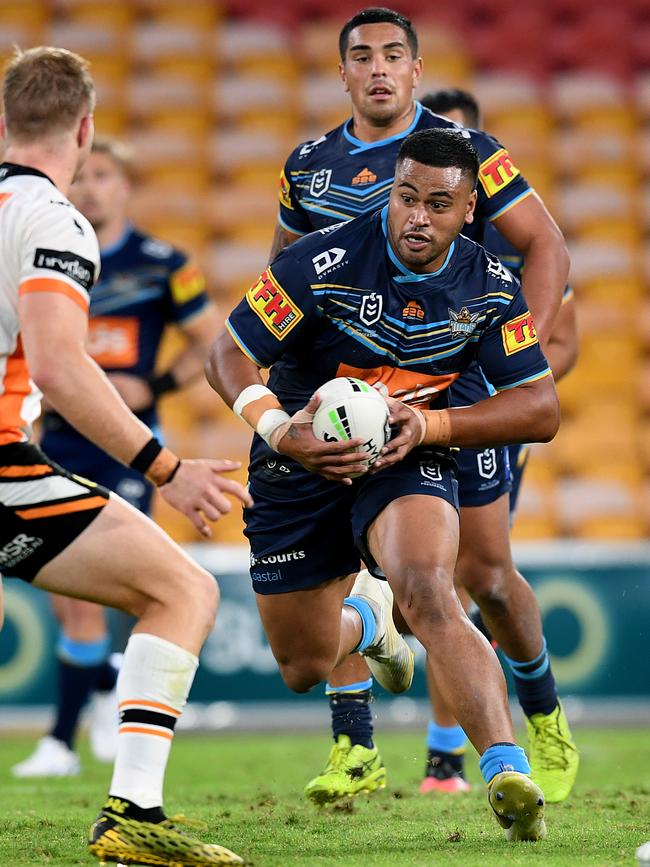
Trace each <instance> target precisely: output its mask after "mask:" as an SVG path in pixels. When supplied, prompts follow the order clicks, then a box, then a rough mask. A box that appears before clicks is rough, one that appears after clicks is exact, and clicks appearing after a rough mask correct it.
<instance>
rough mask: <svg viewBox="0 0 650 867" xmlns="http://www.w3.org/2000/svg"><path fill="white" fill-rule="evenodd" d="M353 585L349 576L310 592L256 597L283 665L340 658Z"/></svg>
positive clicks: (262, 617)
mask: <svg viewBox="0 0 650 867" xmlns="http://www.w3.org/2000/svg"><path fill="white" fill-rule="evenodd" d="M349 585H350V580H349V576H344V577H341V578H340V579H335V580H333V581H329V582H327V583H325V584H320V585H319V586H318V587H313V588H311V589H309V590H298V591H295V592H293V593H276V594H267V595H262V594H259V593H256V594H255V599H256V601H257V608H258V610H259V613H260V617H261V619H262V624H263V626H264V631H265V632H266V637H267V638H268V641H269V644H270V646H271V650H272V651H273V655H274V656H275V658H276V659H277V660H278V662H279V663H280V664H282V663H288V662H291V661H294V660H295V659H297V658H305V659H309V658H316V659H321V658H331V657H332V656H334V657H335V656H336V654H337V652H338V648H339V635H340V628H341V607H342V605H343V600H344V599H345V597H346V595H347V592H348V590H349Z"/></svg>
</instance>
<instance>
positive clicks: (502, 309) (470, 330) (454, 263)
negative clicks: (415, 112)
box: [227, 207, 550, 411]
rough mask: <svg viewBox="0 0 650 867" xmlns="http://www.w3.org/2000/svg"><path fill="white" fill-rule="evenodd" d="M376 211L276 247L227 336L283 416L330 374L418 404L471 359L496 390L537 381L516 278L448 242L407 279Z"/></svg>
mask: <svg viewBox="0 0 650 867" xmlns="http://www.w3.org/2000/svg"><path fill="white" fill-rule="evenodd" d="M387 212H388V207H385V208H384V209H383V210H382V211H379V212H375V213H373V214H368V215H365V216H363V217H360V218H358V219H356V220H353V221H351V222H349V223H344V224H342V225H340V226H338V227H334V228H332V229H326V230H321V231H320V232H314V233H313V234H311V235H309V236H307V237H305V238H301V239H300V240H298V241H296V242H295V243H294V244H291V245H290V246H289V247H287V248H286V249H285V250H284V251H283V252H282V253H281V254H280V255H279V256H278V258H277V259H276V260H275V261H274V262H273V264H272V265H271V266H270V267H269V268H267V270H266V271H265V272H264V273H263V274H262V275H261V276H260V278H259V279H258V280H257V282H256V283H255V284H254V285H253V286H252V287H251V288H250V289H249V291H248V292H247V294H246V296H245V297H244V299H243V300H242V301H241V303H240V304H239V305H238V306H237V307H236V308H235V310H234V311H233V312H232V313H231V315H230V317H229V319H228V322H227V327H228V329H229V331H230V333H231V335H232V337H233V339H234V340H235V341H236V342H237V344H238V345H239V347H240V348H241V349H242V351H243V352H245V353H246V354H247V355H248V356H249V358H251V359H252V360H253V361H254V362H255V363H256V364H257V365H258V366H260V367H271V376H270V380H269V387H270V388H271V389H272V390H273V391H274V392H275V394H277V396H278V398H279V399H280V401H281V402H282V404H283V405H284V406H285V408H286V409H287V410H289V411H295V410H296V409H298V408H300V407H302V406H304V405H305V403H306V402H307V401H308V399H309V398H310V396H311V395H312V394H313V392H314V391H315V390H316V389H317V388H318V387H319V386H320V385H322V384H323V383H324V382H325V381H327V380H328V379H331V378H332V377H334V376H355V377H358V378H360V379H363V380H365V381H366V382H368V383H369V384H370V385H373V386H375V387H377V388H378V389H379V390H381V391H383V392H384V393H385V394H389V395H391V396H393V397H396V398H399V399H400V400H403V401H404V402H406V403H410V404H414V405H419V406H422V407H429V406H433V407H435V408H442V407H445V406H447V388H448V386H449V385H450V384H451V383H452V382H454V381H455V380H456V379H457V378H458V377H459V376H460V374H461V372H462V371H463V370H465V369H466V368H467V367H468V366H469V364H470V363H471V362H472V361H473V360H474V359H477V360H478V362H479V364H480V365H481V367H482V368H483V369H484V370H485V373H486V376H488V377H489V379H490V381H491V382H493V383H494V385H495V386H496V387H497V388H498V389H499V390H503V389H509V388H514V387H515V386H517V385H521V384H522V383H525V382H532V381H533V380H536V379H540V378H541V377H544V376H547V375H549V373H550V371H549V368H548V365H547V363H546V360H545V358H544V356H543V355H542V352H541V350H540V348H539V344H538V341H537V336H536V334H535V330H534V327H533V323H532V319H531V316H530V313H529V312H528V310H527V308H526V303H525V300H524V298H523V295H522V293H521V290H520V286H519V283H518V281H517V280H516V279H515V278H514V277H513V276H512V275H511V274H510V273H509V272H508V271H507V270H506V269H505V268H504V267H503V266H502V265H501V263H500V262H499V261H498V259H496V258H493V257H492V256H490V255H489V254H488V253H487V252H486V251H485V250H484V249H483V248H482V247H480V246H479V245H477V244H476V243H474V242H473V241H471V240H469V239H467V238H465V237H463V236H459V237H458V238H457V239H456V240H455V241H454V243H453V244H452V246H451V247H450V249H449V252H448V255H447V257H446V260H445V262H444V264H443V265H442V266H441V267H440V269H439V270H438V271H436V272H435V273H432V274H414V273H412V272H411V271H409V270H407V269H406V268H405V267H404V266H403V265H402V263H401V262H400V261H399V259H398V258H397V256H396V254H395V253H394V251H393V249H392V247H391V245H390V242H389V240H388V237H387V225H386V222H387Z"/></svg>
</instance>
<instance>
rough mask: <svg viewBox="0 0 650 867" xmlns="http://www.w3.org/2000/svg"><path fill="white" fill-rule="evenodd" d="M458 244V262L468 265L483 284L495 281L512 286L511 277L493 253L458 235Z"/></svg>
mask: <svg viewBox="0 0 650 867" xmlns="http://www.w3.org/2000/svg"><path fill="white" fill-rule="evenodd" d="M456 243H457V244H458V260H459V261H463V262H465V263H466V264H468V265H469V266H470V267H471V268H472V269H473V270H474V271H475V273H476V275H477V276H478V277H482V278H483V279H484V280H485V282H491V281H494V280H496V281H497V282H501V283H508V284H513V280H514V278H513V276H512V274H511V273H510V271H508V269H507V268H506V267H505V266H504V264H503V263H502V262H501V260H500V259H499V258H498V256H496V255H495V254H494V253H490V251H489V250H486V249H485V247H483V246H482V245H481V244H478V243H477V242H476V241H473V240H472V239H471V238H467V237H466V236H465V235H459V236H458V238H457V239H456Z"/></svg>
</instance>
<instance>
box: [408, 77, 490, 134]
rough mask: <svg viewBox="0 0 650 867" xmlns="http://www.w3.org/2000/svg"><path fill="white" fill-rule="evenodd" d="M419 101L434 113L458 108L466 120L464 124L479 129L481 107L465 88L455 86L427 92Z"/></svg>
mask: <svg viewBox="0 0 650 867" xmlns="http://www.w3.org/2000/svg"><path fill="white" fill-rule="evenodd" d="M420 102H421V103H422V105H423V106H424V107H425V108H428V109H431V111H433V112H435V113H436V114H447V112H448V111H453V110H454V109H455V108H457V109H460V111H462V112H463V114H464V115H465V118H466V120H467V123H466V124H464V126H471V127H472V129H480V124H481V109H480V108H479V104H478V102H477V101H476V97H475V96H473V94H471V93H469V91H467V90H460V88H457V87H449V88H447V89H446V90H436V91H433V92H432V93H427V94H426V96H423V97H422V99H421V100H420Z"/></svg>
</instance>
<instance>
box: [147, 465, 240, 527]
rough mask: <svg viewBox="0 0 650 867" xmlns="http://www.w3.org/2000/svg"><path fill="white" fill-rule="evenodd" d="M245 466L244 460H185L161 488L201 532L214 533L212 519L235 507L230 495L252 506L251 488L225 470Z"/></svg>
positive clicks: (176, 507) (170, 502) (175, 506)
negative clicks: (227, 476) (235, 479)
mask: <svg viewBox="0 0 650 867" xmlns="http://www.w3.org/2000/svg"><path fill="white" fill-rule="evenodd" d="M240 467H241V462H240V461H228V460H208V459H198V460H183V461H181V464H180V466H179V468H178V470H177V471H176V473H175V474H174V478H173V479H172V481H171V482H168V483H167V484H165V485H161V487H160V488H159V490H160V493H161V494H162V496H163V498H164V499H165V501H166V502H167V503H169V505H170V506H173V508H174V509H177V510H178V511H179V512H182V514H183V515H185V516H186V517H187V518H189V519H190V521H191V522H192V523H193V524H194V526H195V527H196V529H197V530H198V531H199V533H201V535H203V536H205V537H206V538H209V537H210V536H211V535H212V531H211V530H210V527H209V526H208V524H207V523H206V519H207V520H208V521H218V520H219V518H221V517H222V516H223V515H226V514H227V513H228V512H229V511H230V510H231V508H232V504H231V502H230V500H229V499H228V498H227V497H226V496H225V495H226V494H228V495H230V496H231V497H235V498H236V499H238V500H240V501H241V502H242V503H243V504H244V505H245V506H248V507H250V506H252V505H253V499H252V497H251V495H250V494H249V493H248V491H247V489H246V488H245V487H244V486H243V485H241V484H240V483H239V482H236V481H234V480H233V479H225V478H223V476H222V475H221V474H222V473H231V472H233V470H238V469H239V468H240Z"/></svg>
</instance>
